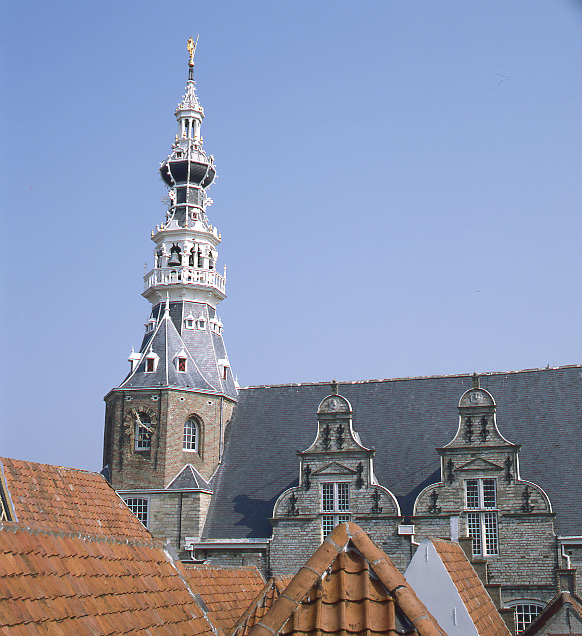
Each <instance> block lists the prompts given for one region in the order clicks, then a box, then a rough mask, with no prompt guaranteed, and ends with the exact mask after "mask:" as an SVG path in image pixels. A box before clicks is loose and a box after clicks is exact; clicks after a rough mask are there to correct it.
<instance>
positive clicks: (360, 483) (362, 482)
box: [356, 462, 364, 490]
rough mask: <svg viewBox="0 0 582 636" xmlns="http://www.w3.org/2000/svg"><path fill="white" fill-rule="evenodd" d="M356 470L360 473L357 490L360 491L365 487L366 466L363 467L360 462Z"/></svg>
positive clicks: (357, 479) (357, 478)
mask: <svg viewBox="0 0 582 636" xmlns="http://www.w3.org/2000/svg"><path fill="white" fill-rule="evenodd" d="M356 470H357V473H358V476H357V477H356V488H357V489H358V490H361V489H362V488H363V487H364V477H363V474H364V466H363V464H362V462H360V463H359V464H358V468H357V469H356Z"/></svg>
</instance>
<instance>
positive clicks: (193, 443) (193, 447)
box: [182, 415, 200, 453]
mask: <svg viewBox="0 0 582 636" xmlns="http://www.w3.org/2000/svg"><path fill="white" fill-rule="evenodd" d="M188 422H191V423H192V424H193V425H194V427H193V429H194V435H192V434H191V433H190V432H189V431H187V430H186V425H187V424H188ZM189 428H191V427H189ZM192 438H194V439H193V440H192ZM199 447H200V421H199V420H198V418H197V417H195V416H194V415H192V416H191V417H189V418H188V419H187V420H186V421H185V422H184V429H183V434H182V450H183V451H184V452H185V453H197V452H198V448H199Z"/></svg>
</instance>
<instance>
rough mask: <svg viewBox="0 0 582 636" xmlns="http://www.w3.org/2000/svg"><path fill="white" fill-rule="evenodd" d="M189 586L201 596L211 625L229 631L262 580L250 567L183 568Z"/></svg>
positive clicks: (257, 591) (259, 588) (255, 595)
mask: <svg viewBox="0 0 582 636" xmlns="http://www.w3.org/2000/svg"><path fill="white" fill-rule="evenodd" d="M185 571H186V576H187V579H188V582H189V584H190V587H191V588H192V589H193V590H194V591H195V592H197V593H199V594H200V596H201V597H202V600H203V602H204V604H205V605H206V606H207V607H208V616H209V618H210V620H211V621H212V623H213V624H214V625H218V626H220V627H222V628H223V629H224V631H225V632H226V633H230V632H232V630H233V628H234V626H235V624H236V622H237V621H238V620H239V619H240V617H241V615H242V613H243V612H244V611H245V610H246V609H247V607H248V606H249V605H250V604H251V603H252V602H253V601H254V600H255V599H256V597H257V594H259V592H260V591H261V590H262V589H263V587H264V585H265V581H264V579H263V577H262V576H261V574H260V572H259V570H258V569H257V568H256V567H254V566H252V567H250V566H249V567H240V568H227V567H216V566H212V565H196V566H185Z"/></svg>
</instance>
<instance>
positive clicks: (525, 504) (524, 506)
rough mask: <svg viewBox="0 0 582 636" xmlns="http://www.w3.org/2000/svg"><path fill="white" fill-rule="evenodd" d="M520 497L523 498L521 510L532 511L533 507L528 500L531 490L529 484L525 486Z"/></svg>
mask: <svg viewBox="0 0 582 636" xmlns="http://www.w3.org/2000/svg"><path fill="white" fill-rule="evenodd" d="M521 498H522V499H523V504H522V506H521V510H522V511H523V512H533V509H534V507H533V506H532V505H531V504H530V500H531V491H530V489H529V486H526V487H525V489H524V491H523V493H522V495H521Z"/></svg>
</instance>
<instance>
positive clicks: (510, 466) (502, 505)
mask: <svg viewBox="0 0 582 636" xmlns="http://www.w3.org/2000/svg"><path fill="white" fill-rule="evenodd" d="M458 412H459V423H458V427H457V432H456V434H455V436H454V438H453V439H452V440H451V442H449V444H447V445H446V446H444V447H443V448H438V449H437V452H438V453H439V455H440V459H441V480H440V482H438V483H436V484H431V485H430V486H427V487H426V488H425V489H424V490H422V491H421V492H420V494H419V495H418V497H417V499H416V502H415V506H414V518H413V521H414V524H415V528H416V534H415V540H416V541H420V540H421V539H423V538H426V537H428V536H439V537H443V538H447V539H451V540H453V541H456V540H458V539H459V537H467V536H468V537H471V538H472V550H473V557H475V558H478V559H484V560H486V562H487V568H488V572H489V575H490V577H491V579H492V580H494V582H495V583H498V584H501V585H505V586H511V585H516V586H517V585H522V584H524V583H525V581H522V580H521V579H520V571H521V565H522V564H523V559H524V558H528V559H529V558H531V560H532V563H531V564H528V568H533V571H534V572H535V571H536V570H538V571H539V577H540V579H539V581H540V585H542V586H543V585H544V584H545V585H548V586H550V585H551V584H552V581H551V580H550V579H551V576H550V577H549V576H548V572H549V571H550V572H551V569H548V567H547V566H548V564H547V563H541V562H540V561H539V558H538V556H537V555H540V554H551V546H552V545H553V542H554V540H555V537H554V532H553V519H554V514H553V512H552V505H551V502H550V500H549V498H548V496H547V495H546V493H545V492H544V491H543V490H542V488H540V487H539V486H538V485H536V484H534V483H533V482H531V481H528V480H527V479H524V478H522V476H521V474H520V467H519V453H520V449H521V445H519V444H514V443H512V442H511V441H509V440H507V439H506V438H505V437H504V436H503V435H502V433H501V431H500V428H499V426H498V423H497V405H496V403H495V399H494V398H493V396H492V395H491V393H489V392H488V391H487V390H485V389H483V388H482V387H481V386H480V380H479V377H478V376H477V375H476V374H473V376H472V387H471V388H470V389H469V390H468V391H465V393H463V395H462V396H461V399H460V400H459V405H458ZM524 546H528V549H527V550H526V551H525V554H526V555H527V556H525V557H524V556H523V555H524ZM513 555H515V556H513ZM518 555H519V556H518ZM500 557H502V558H500ZM520 559H521V561H520ZM536 559H537V560H538V562H537V563H536ZM531 572H532V570H531V569H528V576H530V575H531ZM509 600H511V599H509Z"/></svg>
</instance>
